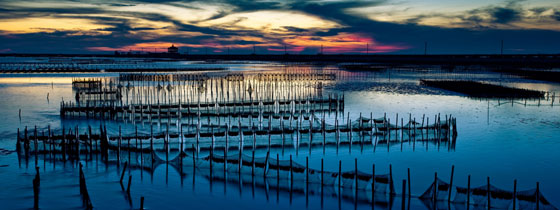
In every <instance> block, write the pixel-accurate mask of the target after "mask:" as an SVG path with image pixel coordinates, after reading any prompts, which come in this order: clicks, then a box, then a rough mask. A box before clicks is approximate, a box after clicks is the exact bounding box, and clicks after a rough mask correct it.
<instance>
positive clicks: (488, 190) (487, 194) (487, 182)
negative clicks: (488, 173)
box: [486, 177, 492, 210]
mask: <svg viewBox="0 0 560 210" xmlns="http://www.w3.org/2000/svg"><path fill="white" fill-rule="evenodd" d="M486 196H487V199H488V202H486V203H488V210H490V208H491V206H492V205H491V204H490V177H486Z"/></svg>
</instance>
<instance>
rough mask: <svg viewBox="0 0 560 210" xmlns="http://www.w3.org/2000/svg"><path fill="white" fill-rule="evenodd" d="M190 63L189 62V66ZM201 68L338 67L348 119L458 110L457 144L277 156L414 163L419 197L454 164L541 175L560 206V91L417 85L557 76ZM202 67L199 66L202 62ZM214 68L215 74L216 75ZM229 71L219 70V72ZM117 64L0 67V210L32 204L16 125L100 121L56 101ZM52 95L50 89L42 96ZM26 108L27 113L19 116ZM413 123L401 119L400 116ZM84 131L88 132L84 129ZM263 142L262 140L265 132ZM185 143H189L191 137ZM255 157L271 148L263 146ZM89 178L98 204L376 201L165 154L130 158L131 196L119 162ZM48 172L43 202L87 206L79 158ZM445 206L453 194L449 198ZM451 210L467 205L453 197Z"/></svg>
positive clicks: (95, 165)
mask: <svg viewBox="0 0 560 210" xmlns="http://www.w3.org/2000/svg"><path fill="white" fill-rule="evenodd" d="M183 65H189V63H186V64H183ZM197 65H203V66H213V65H219V66H226V67H231V68H230V71H234V72H236V73H243V74H257V73H263V72H280V73H282V72H291V73H293V72H306V73H311V72H323V73H324V72H338V73H337V78H336V80H334V81H326V82H324V83H323V88H322V93H323V95H324V96H326V95H328V94H329V93H338V94H344V97H345V104H344V114H345V117H347V116H346V115H347V114H348V113H349V114H350V119H356V118H358V117H359V115H360V112H362V113H363V115H364V116H369V113H370V112H372V113H373V116H374V118H378V117H383V115H384V114H386V115H387V116H388V117H389V118H390V119H393V118H394V116H395V115H396V114H397V113H398V114H399V118H400V117H404V118H405V119H406V118H408V117H409V115H410V116H412V117H413V118H416V119H417V120H418V119H421V118H422V116H423V115H425V116H428V117H430V116H431V117H432V119H433V116H434V115H437V114H441V115H442V116H443V115H452V116H453V117H455V118H456V119H457V130H458V136H457V139H456V143H455V144H454V145H453V147H450V145H447V144H441V145H438V144H433V143H426V144H424V143H417V144H416V145H414V146H413V145H411V144H410V143H409V142H405V143H403V144H402V145H401V144H397V145H391V146H389V147H387V146H378V147H377V148H375V151H374V147H373V146H371V145H366V146H364V147H360V146H356V145H355V146H354V147H352V148H351V149H350V148H348V147H347V146H345V147H344V148H341V149H340V150H339V151H338V153H337V152H336V151H335V149H333V148H327V149H326V150H325V152H324V154H323V150H322V149H313V150H311V151H307V150H305V149H304V150H303V151H299V152H298V153H297V154H296V153H295V152H294V150H290V151H288V152H286V153H284V154H283V155H282V153H280V152H279V151H272V152H271V153H272V154H274V155H275V154H276V153H280V159H282V160H287V159H289V155H292V156H293V159H294V161H295V162H297V163H299V164H305V158H306V157H309V165H310V168H319V167H320V161H321V158H323V159H324V161H325V166H324V167H325V170H327V171H337V170H338V161H339V160H341V161H342V168H343V171H346V170H353V168H354V159H355V158H357V159H358V167H359V169H360V170H362V171H371V168H372V164H375V166H376V173H379V174H385V173H388V171H389V164H391V165H392V170H393V177H394V180H395V189H396V191H397V193H399V192H400V191H401V189H402V186H401V185H402V182H401V180H403V179H406V178H407V168H410V171H411V182H412V183H411V184H412V185H411V189H412V195H413V197H416V196H419V195H421V194H422V193H423V192H424V191H425V190H426V189H428V187H429V186H430V184H431V183H432V181H433V179H434V173H435V172H437V174H438V177H439V178H441V179H442V180H449V178H450V173H451V167H452V165H454V166H455V173H454V182H453V183H454V185H457V186H461V187H466V185H467V176H468V175H471V178H472V180H471V186H472V187H478V186H481V185H485V184H486V181H487V177H490V180H491V184H492V185H494V186H496V187H499V188H502V189H506V190H512V189H513V180H514V179H517V182H518V186H517V188H518V190H526V189H532V188H535V186H536V182H539V183H540V190H541V192H542V193H543V195H544V196H545V197H546V198H547V199H548V200H549V201H550V202H551V203H552V204H553V205H555V206H560V190H558V189H560V180H558V176H559V175H560V162H559V161H558V160H560V153H559V152H558V151H560V138H559V135H560V106H557V103H558V101H559V100H560V98H555V99H553V98H552V97H549V98H548V99H541V100H527V101H525V100H521V99H519V100H506V99H501V100H499V99H490V100H488V99H474V98H469V97H466V96H463V95H461V94H459V93H454V92H448V91H444V90H439V89H435V88H430V87H425V86H421V85H420V83H419V79H426V78H428V79H430V78H452V79H470V80H477V81H484V82H489V83H494V84H500V85H505V86H512V87H520V88H527V89H534V90H541V91H546V92H551V93H555V94H554V95H555V96H556V97H557V96H558V95H560V94H559V93H560V85H559V84H554V83H546V82H541V81H533V80H526V79H522V78H517V77H514V76H506V75H501V74H497V73H492V72H488V71H483V70H480V71H474V70H470V71H453V72H449V71H443V70H438V69H430V68H424V67H418V68H413V69H388V70H385V71H379V72H349V71H346V70H343V69H339V68H338V67H337V66H336V65H326V64H291V65H289V66H285V65H284V64H279V63H240V64H215V63H203V64H200V63H199V64H197ZM197 73H201V72H197ZM215 73H216V72H209V74H215ZM220 73H223V72H219V73H218V74H220ZM118 76H119V74H118V73H88V74H4V75H0V96H2V100H1V101H0V116H1V120H0V148H1V149H2V151H1V153H0V187H1V188H2V190H0V206H1V207H0V208H2V209H29V208H31V207H32V206H33V190H32V189H33V188H32V179H33V177H34V176H35V164H36V162H35V161H36V160H35V158H29V159H28V160H25V159H22V158H18V154H17V153H16V152H12V151H14V150H15V145H16V133H17V129H18V128H20V129H23V128H24V127H25V126H27V127H29V128H33V127H34V126H37V127H38V129H39V130H44V129H46V128H47V126H49V125H50V126H51V128H52V129H54V130H57V129H61V128H62V127H63V126H66V127H72V126H74V125H75V124H79V125H80V127H81V128H85V127H87V125H92V126H93V127H94V128H95V127H98V126H99V124H100V123H101V122H102V121H100V120H94V119H90V120H85V119H83V120H76V119H72V120H68V119H61V117H60V112H59V110H60V102H61V101H62V100H63V99H64V101H72V100H74V95H75V93H74V92H73V89H72V80H73V79H76V78H116V77H118ZM47 95H48V99H47ZM19 110H21V119H20V118H19V113H18V112H19ZM405 122H406V121H405ZM103 123H107V125H108V130H109V133H110V134H115V133H118V126H119V125H121V126H123V128H124V129H125V131H124V133H127V132H128V133H131V132H133V129H134V127H133V126H131V125H130V123H125V122H113V121H107V122H103ZM138 126H139V129H140V130H141V132H144V133H145V132H149V126H144V125H138ZM82 133H83V131H82ZM263 141H265V140H264V139H263ZM188 145H190V143H189V144H188ZM260 156H261V157H262V156H264V155H263V154H260ZM81 161H82V163H83V164H84V172H85V176H86V178H87V185H88V190H89V193H90V195H91V198H92V202H93V205H94V207H95V208H99V209H131V208H133V209H137V208H139V202H140V197H141V196H144V197H145V207H146V208H148V209H162V208H164V209H185V208H188V209H197V208H204V209H223V208H229V209H263V208H266V209H270V210H272V209H304V208H308V209H339V208H340V209H350V208H357V209H370V208H372V207H371V205H370V204H367V203H354V202H352V201H349V200H347V199H342V201H341V202H339V199H338V198H336V197H332V196H324V197H323V198H321V196H320V195H317V194H314V195H309V198H308V199H307V200H306V197H305V195H301V194H294V195H293V196H290V195H289V193H287V192H285V191H280V192H279V193H278V194H277V192H276V190H274V189H268V188H262V187H258V186H256V187H253V186H251V185H250V184H244V185H241V186H240V185H239V184H237V183H230V182H227V183H224V182H223V181H212V182H210V181H209V179H208V178H207V177H205V176H203V175H200V174H193V173H192V172H191V171H188V170H187V171H186V172H184V173H185V174H184V175H183V176H181V174H180V169H178V168H176V167H173V166H170V165H166V164H159V165H157V166H156V167H155V169H154V170H153V171H152V172H147V171H145V170H140V169H138V168H132V169H131V168H129V169H128V172H127V175H128V174H130V175H132V177H133V179H132V184H131V197H130V198H131V200H130V201H131V202H129V200H128V198H127V196H126V193H125V192H123V191H122V189H121V186H120V185H119V178H120V171H121V170H122V166H121V168H118V167H117V166H116V165H114V164H113V165H105V163H104V162H103V161H100V160H98V159H97V158H96V157H94V158H93V159H92V160H81ZM37 165H38V166H39V167H40V173H41V187H40V188H41V190H40V196H39V197H40V201H39V203H40V207H41V209H77V208H82V202H81V198H80V194H79V185H78V168H77V166H76V165H75V164H72V163H71V162H67V163H62V162H51V161H44V159H42V158H39V159H38V160H37ZM391 206H392V207H386V206H385V207H384V206H375V207H376V208H378V209H387V208H392V209H401V200H400V196H397V197H396V198H395V199H394V200H393V203H392V205H391ZM445 206H447V204H446V205H445ZM407 208H410V209H429V207H428V206H427V205H426V204H424V203H423V202H422V201H420V200H419V199H414V198H413V199H412V200H411V201H410V203H408V204H407ZM450 208H451V209H462V208H463V207H462V206H456V205H453V204H452V205H450Z"/></svg>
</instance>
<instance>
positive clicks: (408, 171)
mask: <svg viewBox="0 0 560 210" xmlns="http://www.w3.org/2000/svg"><path fill="white" fill-rule="evenodd" d="M407 174H408V177H407V178H408V199H409V200H410V194H411V191H410V168H408V169H407Z"/></svg>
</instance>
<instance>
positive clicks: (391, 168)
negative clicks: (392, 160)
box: [389, 164, 395, 196]
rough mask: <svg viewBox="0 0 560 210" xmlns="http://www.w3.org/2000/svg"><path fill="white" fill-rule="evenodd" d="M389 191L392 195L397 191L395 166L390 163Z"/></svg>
mask: <svg viewBox="0 0 560 210" xmlns="http://www.w3.org/2000/svg"><path fill="white" fill-rule="evenodd" d="M389 192H390V195H391V196H393V195H394V193H395V192H393V166H392V165H391V164H389Z"/></svg>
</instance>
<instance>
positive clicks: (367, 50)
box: [366, 43, 369, 55]
mask: <svg viewBox="0 0 560 210" xmlns="http://www.w3.org/2000/svg"><path fill="white" fill-rule="evenodd" d="M367 54H369V43H366V55H367Z"/></svg>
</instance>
